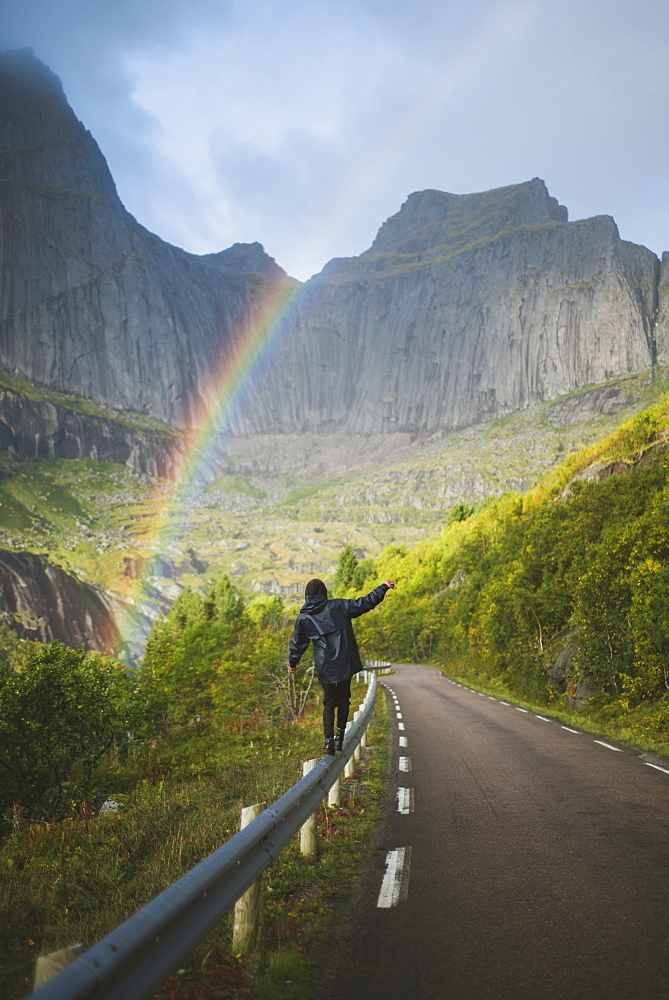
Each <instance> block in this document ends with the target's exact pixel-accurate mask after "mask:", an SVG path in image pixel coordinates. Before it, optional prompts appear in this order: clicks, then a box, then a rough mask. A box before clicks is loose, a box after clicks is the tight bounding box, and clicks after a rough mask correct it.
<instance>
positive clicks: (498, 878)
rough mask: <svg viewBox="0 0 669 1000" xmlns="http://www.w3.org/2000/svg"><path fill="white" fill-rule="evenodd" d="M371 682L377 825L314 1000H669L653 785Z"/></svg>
mask: <svg viewBox="0 0 669 1000" xmlns="http://www.w3.org/2000/svg"><path fill="white" fill-rule="evenodd" d="M383 681H384V684H385V686H386V691H387V697H388V699H389V704H390V707H391V719H392V748H393V749H392V762H391V774H390V779H391V783H392V786H391V788H390V789H389V794H388V802H387V809H386V816H385V818H384V820H383V822H382V824H381V827H380V830H379V834H378V844H377V846H378V849H377V850H375V851H373V852H372V856H371V858H370V862H369V865H368V870H367V872H366V874H365V876H364V878H363V879H362V880H361V882H360V884H359V886H358V888H357V891H356V895H355V899H354V903H353V906H352V908H351V911H350V913H349V914H348V915H347V918H346V920H345V921H342V924H341V925H340V929H339V939H338V941H337V942H336V943H335V944H334V946H333V948H332V956H331V961H330V962H328V963H327V966H326V967H325V968H324V969H323V976H322V980H321V987H320V989H319V991H318V993H317V996H318V997H319V998H321V1000H334V998H335V997H336V998H337V1000H381V998H383V1000H405V998H406V1000H409V998H411V1000H482V998H495V1000H600V998H601V1000H651V998H652V1000H655V998H665V997H669V773H667V770H666V769H665V770H661V769H659V768H658V767H657V766H656V767H651V766H648V765H647V764H646V763H645V761H644V760H643V759H642V758H641V757H640V756H639V755H638V754H637V753H636V752H635V751H631V750H628V749H625V748H621V747H620V746H619V745H616V744H614V743H613V742H607V741H600V742H597V741H596V740H595V739H594V737H593V736H592V735H590V734H587V733H583V732H576V731H573V730H572V729H571V728H567V727H565V726H562V725H561V724H560V723H559V722H556V721H555V720H551V719H548V718H547V717H545V716H544V717H542V716H540V715H537V714H535V713H533V712H525V711H521V710H519V709H517V708H515V707H514V706H513V705H510V704H505V703H504V702H503V701H500V700H498V699H494V698H490V697H488V696H484V695H480V694H477V693H476V692H473V691H470V690H469V689H466V688H462V687H460V686H457V685H456V684H454V683H453V682H452V681H449V680H447V679H446V678H445V677H443V676H442V675H441V674H440V673H439V672H438V671H436V670H433V669H431V668H428V667H421V666H400V667H398V668H397V673H396V674H394V675H392V676H388V677H386V678H383ZM656 763H657V762H656ZM660 763H661V762H660Z"/></svg>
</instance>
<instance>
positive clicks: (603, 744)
mask: <svg viewBox="0 0 669 1000" xmlns="http://www.w3.org/2000/svg"><path fill="white" fill-rule="evenodd" d="M592 742H593V743H599V745H600V747H606V749H607V750H615V751H616V753H622V750H621V749H620V747H612V746H611V744H610V743H602V741H601V740H593V741H592Z"/></svg>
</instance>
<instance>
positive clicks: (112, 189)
mask: <svg viewBox="0 0 669 1000" xmlns="http://www.w3.org/2000/svg"><path fill="white" fill-rule="evenodd" d="M0 109H1V112H2V113H1V114H0V176H2V177H4V178H6V179H7V180H10V181H17V182H19V183H21V184H26V185H29V186H31V185H33V186H34V185H39V186H41V187H47V188H56V189H58V190H62V191H77V192H79V193H83V194H92V195H100V196H102V197H104V198H110V199H111V200H112V201H115V202H118V201H119V197H118V194H117V193H116V185H115V184H114V181H113V179H112V176H111V173H110V172H109V168H108V166H107V161H106V160H105V158H104V156H103V155H102V153H101V152H100V149H99V147H98V145H97V143H96V142H95V140H94V139H93V137H92V136H91V134H90V132H88V131H87V130H86V129H85V128H84V126H83V125H82V124H81V122H80V121H79V120H78V118H77V117H76V115H75V114H74V112H73V111H72V109H71V108H70V106H69V104H68V103H67V98H66V97H65V93H64V91H63V87H62V84H61V82H60V80H59V79H58V77H57V76H56V75H55V73H53V72H52V71H51V70H50V69H49V68H48V66H45V65H44V63H43V62H41V61H40V60H39V59H38V58H37V57H36V56H35V54H34V52H33V51H32V49H11V50H9V51H7V52H1V53H0Z"/></svg>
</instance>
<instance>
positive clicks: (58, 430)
mask: <svg viewBox="0 0 669 1000" xmlns="http://www.w3.org/2000/svg"><path fill="white" fill-rule="evenodd" d="M183 447H184V443H183V441H182V439H181V438H180V437H179V436H178V435H177V434H169V433H160V432H158V431H151V430H141V429H138V428H137V427H132V426H129V425H128V424H127V423H123V422H121V421H120V420H114V419H113V418H111V417H110V418H105V417H100V416H96V415H94V414H90V413H80V412H78V411H77V410H74V409H71V408H70V407H67V406H64V405H59V404H58V403H54V402H49V401H43V400H35V399H31V398H30V397H28V396H26V395H24V394H22V393H19V392H14V391H12V390H10V389H6V388H2V387H0V451H12V452H14V453H15V454H17V455H21V456H25V457H29V458H86V459H93V460H94V461H98V462H117V463H119V464H120V465H127V466H129V467H130V468H132V469H136V470H137V471H138V472H145V473H148V474H149V475H152V476H160V477H161V478H164V479H172V478H173V477H174V472H175V464H176V461H177V459H178V456H179V453H180V452H181V450H182V449H183Z"/></svg>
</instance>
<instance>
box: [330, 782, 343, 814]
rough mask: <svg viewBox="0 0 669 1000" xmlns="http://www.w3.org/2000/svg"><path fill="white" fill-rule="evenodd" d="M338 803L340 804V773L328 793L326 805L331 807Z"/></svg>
mask: <svg viewBox="0 0 669 1000" xmlns="http://www.w3.org/2000/svg"><path fill="white" fill-rule="evenodd" d="M339 805H341V775H340V776H339V777H338V778H337V780H336V781H335V783H334V785H333V786H332V788H331V789H330V791H329V793H328V806H329V807H330V808H333V807H334V806H339Z"/></svg>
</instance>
